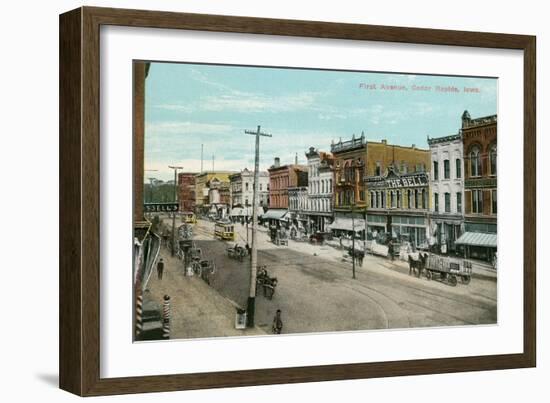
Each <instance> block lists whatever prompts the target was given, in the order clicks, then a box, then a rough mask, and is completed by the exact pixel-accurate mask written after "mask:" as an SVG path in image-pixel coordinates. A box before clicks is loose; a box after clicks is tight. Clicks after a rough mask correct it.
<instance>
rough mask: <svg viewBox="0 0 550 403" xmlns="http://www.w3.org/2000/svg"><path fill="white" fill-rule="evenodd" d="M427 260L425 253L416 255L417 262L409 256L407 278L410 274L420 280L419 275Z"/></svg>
mask: <svg viewBox="0 0 550 403" xmlns="http://www.w3.org/2000/svg"><path fill="white" fill-rule="evenodd" d="M427 258H428V254H427V253H424V254H422V253H419V254H418V260H415V259H413V258H412V257H411V255H409V276H410V275H411V274H412V273H416V277H419V278H420V275H421V274H422V272H423V271H424V269H425V268H426V260H427Z"/></svg>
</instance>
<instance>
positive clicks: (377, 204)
mask: <svg viewBox="0 0 550 403" xmlns="http://www.w3.org/2000/svg"><path fill="white" fill-rule="evenodd" d="M379 207H380V192H376V208H379Z"/></svg>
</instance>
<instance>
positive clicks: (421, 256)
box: [409, 252, 472, 287]
mask: <svg viewBox="0 0 550 403" xmlns="http://www.w3.org/2000/svg"><path fill="white" fill-rule="evenodd" d="M423 272H424V274H425V276H426V278H427V279H428V280H432V279H435V278H436V276H438V277H439V279H440V280H441V281H443V282H445V283H447V284H449V285H451V286H453V287H454V286H456V285H457V284H458V279H459V278H460V280H461V282H462V284H469V283H470V281H471V279H472V262H470V261H469V260H464V259H462V258H455V257H452V256H440V255H436V254H433V253H429V252H418V258H416V259H415V258H413V257H412V255H409V274H411V273H416V275H417V277H420V276H421V275H422V273H423Z"/></svg>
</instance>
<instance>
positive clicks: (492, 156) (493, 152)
mask: <svg viewBox="0 0 550 403" xmlns="http://www.w3.org/2000/svg"><path fill="white" fill-rule="evenodd" d="M489 163H490V164H491V175H496V174H497V145H496V144H493V145H492V146H491V149H490V150H489Z"/></svg>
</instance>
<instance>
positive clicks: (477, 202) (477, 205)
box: [472, 190, 483, 214]
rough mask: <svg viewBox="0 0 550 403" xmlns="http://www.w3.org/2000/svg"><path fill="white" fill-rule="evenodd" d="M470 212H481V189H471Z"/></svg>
mask: <svg viewBox="0 0 550 403" xmlns="http://www.w3.org/2000/svg"><path fill="white" fill-rule="evenodd" d="M472 212H473V213H478V214H479V213H483V191H482V190H472Z"/></svg>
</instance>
